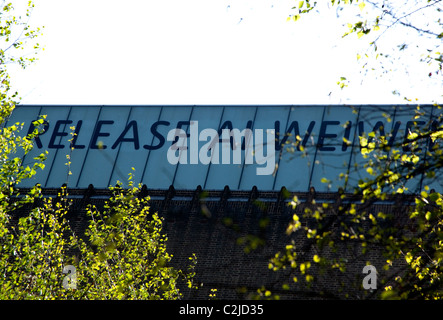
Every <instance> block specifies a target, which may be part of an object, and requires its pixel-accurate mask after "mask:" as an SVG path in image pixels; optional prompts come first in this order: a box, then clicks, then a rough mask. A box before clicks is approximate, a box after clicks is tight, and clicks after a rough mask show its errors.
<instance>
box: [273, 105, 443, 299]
mask: <svg viewBox="0 0 443 320" xmlns="http://www.w3.org/2000/svg"><path fill="white" fill-rule="evenodd" d="M435 108H436V109H440V107H439V106H436V107H435ZM420 115H421V113H420V108H418V109H417V114H416V116H415V119H416V120H417V121H420ZM442 120H443V119H442V115H441V113H440V115H439V116H438V117H437V118H435V119H434V120H433V121H431V122H430V123H428V124H427V126H424V127H423V128H424V129H422V130H418V129H417V130H414V131H410V133H409V135H408V136H407V139H404V140H403V142H401V143H399V144H397V145H395V144H394V145H388V140H389V137H388V136H384V135H378V134H376V133H375V132H371V133H369V135H368V136H367V137H360V145H361V153H362V155H364V157H365V158H366V163H365V166H364V169H366V171H367V172H368V173H369V174H370V175H369V177H367V178H365V179H361V180H360V183H359V187H358V188H356V190H355V192H354V194H352V195H346V194H344V193H341V194H340V195H339V198H338V199H337V201H336V202H331V203H316V202H315V199H313V200H312V201H310V202H309V203H301V202H300V201H299V200H298V198H296V197H295V198H294V199H292V201H291V202H290V203H289V205H290V206H292V209H293V210H294V214H293V217H292V221H291V222H290V224H289V225H288V228H287V234H288V235H289V236H290V242H289V243H288V244H287V245H286V246H285V249H284V250H282V251H280V252H278V253H276V254H275V256H274V257H273V258H272V259H271V260H270V263H269V268H270V269H271V270H274V271H276V272H281V271H284V270H286V271H287V270H289V271H288V272H286V273H284V274H285V279H286V281H285V282H284V283H283V288H284V289H286V290H290V289H291V288H298V290H300V288H304V290H305V294H310V295H314V296H316V297H323V298H328V297H329V298H354V299H355V298H386V299H392V298H399V299H423V298H425V299H440V298H442V289H441V288H442V279H443V264H442V262H443V260H442V259H443V196H442V194H441V192H438V191H436V190H434V189H431V188H430V187H429V185H431V183H432V182H433V181H435V179H440V180H439V181H441V178H442V175H441V168H442V164H443V157H442V152H441V150H442V148H441V143H442V141H441V133H442V132H443V126H442ZM369 138H370V139H369ZM423 174H424V177H425V178H424V179H423V180H422V181H421V182H422V183H423V188H422V191H421V192H418V193H417V192H415V189H412V190H410V188H411V186H413V185H415V184H416V183H417V179H418V178H420V177H421V175H423ZM410 191H412V192H410ZM384 203H387V204H389V206H390V209H389V210H387V206H386V205H385V204H384ZM365 265H374V266H376V267H377V276H378V284H379V285H381V286H382V287H381V290H364V289H363V288H362V279H363V276H362V268H363V267H364V266H365ZM331 278H332V279H335V281H336V285H335V286H333V287H328V285H331V281H328V279H331ZM288 280H290V281H289V282H288ZM325 283H326V284H327V285H325Z"/></svg>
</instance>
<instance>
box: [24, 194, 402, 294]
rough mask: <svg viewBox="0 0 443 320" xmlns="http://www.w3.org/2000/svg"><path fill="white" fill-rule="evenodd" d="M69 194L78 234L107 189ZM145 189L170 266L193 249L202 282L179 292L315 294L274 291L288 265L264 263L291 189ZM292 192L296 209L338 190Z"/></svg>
mask: <svg viewBox="0 0 443 320" xmlns="http://www.w3.org/2000/svg"><path fill="white" fill-rule="evenodd" d="M25 191H26V190H23V192H25ZM57 192H58V190H56V189H45V190H44V194H45V195H47V196H55V195H57ZM69 195H70V198H71V199H72V200H73V205H72V207H71V208H72V210H70V213H69V220H70V223H71V224H72V226H73V228H74V230H75V231H76V232H77V233H82V232H83V231H84V228H85V227H86V224H87V216H86V211H85V209H86V206H87V205H88V204H93V205H96V206H97V207H99V208H100V207H101V206H102V205H103V204H104V202H105V200H106V199H107V198H108V197H109V195H110V193H109V191H108V190H98V189H94V188H93V187H92V186H90V188H89V189H72V190H69ZM146 195H149V196H150V197H151V210H153V211H156V212H158V213H159V214H160V216H162V217H163V218H164V232H165V233H166V234H167V236H168V242H167V248H168V252H169V253H171V254H172V255H173V265H174V266H177V267H180V268H185V267H186V266H187V265H188V263H189V259H188V258H189V257H190V256H191V255H192V254H193V253H195V254H196V256H197V261H198V262H197V266H196V270H195V271H196V281H197V282H198V283H201V284H202V286H201V288H200V289H199V290H197V291H191V292H190V291H188V290H187V289H186V288H185V289H183V292H184V298H187V299H208V297H209V294H210V290H211V289H212V288H215V289H217V298H220V299H245V298H246V299H247V298H251V295H250V294H251V293H254V292H256V290H257V289H258V288H260V287H262V286H265V287H266V288H268V289H271V290H272V291H273V292H274V293H276V294H279V295H280V296H281V298H282V299H297V298H304V299H306V298H313V299H315V298H319V297H318V296H316V295H313V292H315V291H316V290H317V291H318V289H319V288H314V289H316V290H312V291H310V290H305V288H301V287H296V286H295V287H293V288H291V290H289V291H286V290H282V284H283V282H284V281H287V280H288V279H291V278H290V275H289V274H288V273H289V272H290V271H288V270H287V271H283V272H273V271H271V270H269V269H268V263H269V259H270V258H271V257H272V256H274V254H275V253H276V252H278V251H280V250H283V249H284V247H285V245H286V244H287V243H288V242H289V240H290V238H289V236H288V235H287V234H286V233H285V230H286V228H287V226H288V223H289V221H290V220H291V218H292V215H293V210H292V208H291V207H289V206H288V201H289V199H292V196H293V195H295V194H291V193H288V192H287V191H285V190H282V191H280V192H260V191H259V190H257V189H256V188H253V189H252V190H251V191H249V192H242V191H231V190H229V189H228V188H227V187H226V188H225V189H224V190H221V191H204V192H203V191H202V190H201V188H200V187H199V188H197V189H196V190H174V189H173V188H172V187H171V188H170V189H169V190H147V189H146V188H145V187H144V188H143V189H142V192H141V194H140V196H146ZM296 195H297V196H298V198H299V199H300V200H301V201H302V203H301V205H300V206H299V207H298V208H297V210H298V212H303V210H304V208H305V207H306V206H309V205H310V203H311V200H312V199H313V197H315V200H316V201H317V202H322V201H326V202H329V203H332V204H334V205H338V204H339V203H341V201H342V200H341V199H340V197H339V195H338V193H322V194H314V193H297V194H296ZM404 204H405V202H404V199H403V200H399V202H398V203H397V204H396V203H392V202H389V203H379V204H374V205H373V208H371V210H373V211H374V212H378V211H381V210H384V211H385V212H395V210H398V212H397V213H398V215H399V218H400V217H401V215H402V213H403V214H404V210H405V205H404ZM302 223H309V222H308V221H302ZM292 238H293V239H294V237H293V235H292ZM295 241H296V245H297V247H299V248H301V249H303V248H304V246H306V243H305V242H306V240H305V239H303V238H295ZM254 244H256V245H257V247H256V248H255V249H253V248H252V247H251V246H253V245H254ZM248 249H250V250H248ZM375 249H376V248H375ZM307 250H308V251H309V250H310V249H307ZM343 252H345V250H344V251H343ZM306 254H308V255H309V254H311V253H310V252H306ZM331 254H332V253H331ZM338 254H343V253H338ZM355 261H356V262H355V265H354V268H355V270H354V273H353V274H357V275H361V270H362V268H363V266H364V264H365V261H359V260H358V259H357V260H355ZM373 261H380V264H379V265H377V263H376V262H375V263H374V264H375V265H376V267H380V268H381V265H382V261H381V257H380V256H379V251H378V250H373ZM322 277H323V279H322V281H321V282H320V286H324V289H325V290H326V291H327V292H332V293H333V294H334V296H333V297H335V298H336V297H345V296H346V295H345V293H346V292H344V291H343V290H345V291H346V290H349V291H350V292H351V291H352V290H353V296H352V297H356V296H357V297H358V295H359V291H358V290H361V288H345V289H343V286H342V283H346V279H345V277H346V275H343V274H340V273H338V272H337V273H334V274H325V275H323V276H322ZM361 277H362V278H363V275H361ZM321 290H323V289H322V288H320V291H321ZM326 297H327V296H326Z"/></svg>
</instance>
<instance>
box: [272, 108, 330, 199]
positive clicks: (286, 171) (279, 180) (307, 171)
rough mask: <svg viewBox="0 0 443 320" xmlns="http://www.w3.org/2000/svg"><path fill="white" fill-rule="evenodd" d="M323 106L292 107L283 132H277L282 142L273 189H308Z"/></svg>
mask: <svg viewBox="0 0 443 320" xmlns="http://www.w3.org/2000/svg"><path fill="white" fill-rule="evenodd" d="M323 109H324V108H323V107H319V106H294V107H291V113H290V115H289V119H288V120H289V121H288V123H287V125H286V129H285V132H283V131H282V134H281V135H280V137H281V138H280V140H281V143H282V142H284V144H283V147H282V149H281V153H280V155H279V156H278V159H279V160H278V169H277V172H276V178H275V185H274V190H280V189H281V188H282V187H286V189H288V190H289V191H303V192H305V191H307V190H308V189H309V179H310V176H311V171H312V167H313V163H314V157H315V150H316V148H315V143H317V139H318V132H319V130H320V126H321V120H322V116H323ZM297 135H298V136H299V139H300V141H299V142H298V143H299V144H298V145H296V143H297V139H296V138H297ZM285 137H286V138H285Z"/></svg>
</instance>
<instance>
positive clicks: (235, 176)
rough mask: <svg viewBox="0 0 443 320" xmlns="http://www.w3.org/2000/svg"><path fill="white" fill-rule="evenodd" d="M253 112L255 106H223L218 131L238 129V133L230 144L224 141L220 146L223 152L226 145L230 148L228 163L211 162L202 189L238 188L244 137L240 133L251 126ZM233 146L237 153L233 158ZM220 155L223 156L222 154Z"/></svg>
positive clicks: (243, 156)
mask: <svg viewBox="0 0 443 320" xmlns="http://www.w3.org/2000/svg"><path fill="white" fill-rule="evenodd" d="M255 113H256V107H248V106H244V107H241V106H238V107H235V106H229V107H225V109H224V112H223V118H222V121H221V125H220V127H219V131H221V130H222V129H238V133H239V134H238V135H237V139H232V146H231V143H229V144H228V143H224V144H222V146H221V147H220V150H222V153H223V152H225V150H224V148H226V147H228V148H230V149H231V150H230V153H229V161H226V162H229V164H211V165H210V166H209V173H208V178H207V181H206V184H205V186H204V189H207V190H221V189H223V188H224V187H225V186H229V188H230V189H233V190H238V189H239V184H240V177H241V174H242V170H243V163H244V160H245V150H242V144H243V141H244V139H243V138H241V137H240V136H241V135H240V133H241V132H242V131H243V130H244V129H246V128H252V125H253V122H254V117H255ZM245 146H246V145H245ZM233 148H235V152H236V153H237V154H238V155H239V157H238V158H237V157H236V158H235V159H234V150H233ZM221 157H223V154H222V155H221ZM234 160H235V161H234Z"/></svg>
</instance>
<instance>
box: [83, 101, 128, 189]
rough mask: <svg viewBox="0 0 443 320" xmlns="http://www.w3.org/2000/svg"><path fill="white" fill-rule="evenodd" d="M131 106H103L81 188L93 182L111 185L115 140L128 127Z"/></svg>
mask: <svg viewBox="0 0 443 320" xmlns="http://www.w3.org/2000/svg"><path fill="white" fill-rule="evenodd" d="M130 109H131V108H130V107H103V108H102V109H101V112H100V115H99V119H98V120H97V122H96V124H95V127H94V130H93V131H92V134H91V141H90V143H89V149H88V152H87V154H86V160H85V162H84V165H83V168H82V170H81V172H80V178H79V180H78V183H77V187H79V188H87V187H88V185H89V184H91V183H92V184H93V185H94V187H96V188H106V187H108V186H109V177H110V176H111V173H112V169H113V167H114V162H115V159H116V156H117V152H118V149H117V148H116V146H115V142H116V141H117V140H118V137H119V136H120V135H121V134H122V132H123V131H124V129H125V127H126V121H127V119H128V115H129V111H130Z"/></svg>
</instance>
